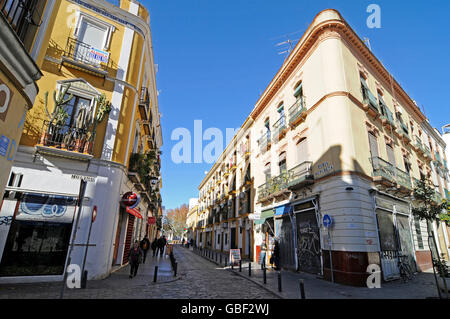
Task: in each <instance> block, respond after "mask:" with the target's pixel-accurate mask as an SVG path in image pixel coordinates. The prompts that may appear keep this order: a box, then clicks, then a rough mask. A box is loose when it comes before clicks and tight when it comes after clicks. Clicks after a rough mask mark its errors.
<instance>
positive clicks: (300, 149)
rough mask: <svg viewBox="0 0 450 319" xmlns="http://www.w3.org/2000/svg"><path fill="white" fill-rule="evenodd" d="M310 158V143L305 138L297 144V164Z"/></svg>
mask: <svg viewBox="0 0 450 319" xmlns="http://www.w3.org/2000/svg"><path fill="white" fill-rule="evenodd" d="M307 160H308V143H307V139H306V138H304V139H302V140H301V141H300V143H298V144H297V165H299V164H301V163H304V162H306V161H307Z"/></svg>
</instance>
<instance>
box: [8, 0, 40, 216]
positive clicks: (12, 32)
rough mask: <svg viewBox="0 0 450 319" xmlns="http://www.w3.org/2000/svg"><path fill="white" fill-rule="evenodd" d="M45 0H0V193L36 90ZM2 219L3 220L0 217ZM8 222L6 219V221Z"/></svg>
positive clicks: (38, 76) (36, 92)
mask: <svg viewBox="0 0 450 319" xmlns="http://www.w3.org/2000/svg"><path fill="white" fill-rule="evenodd" d="M46 2H47V1H28V2H27V3H26V4H24V5H22V4H20V1H12V0H8V1H6V0H3V1H0V168H1V169H0V193H1V194H3V191H4V187H5V185H6V184H7V183H8V178H9V172H10V169H11V166H12V163H13V161H14V158H15V155H16V152H17V148H18V146H19V141H20V137H21V135H22V129H23V126H24V121H25V116H26V113H27V111H28V110H29V109H31V108H32V107H33V103H34V100H35V98H36V96H37V94H38V92H39V88H38V85H37V81H38V80H39V79H40V78H41V76H42V73H41V71H40V70H39V67H38V65H37V64H36V58H37V55H36V50H37V49H36V47H37V46H38V44H36V45H35V43H36V42H37V41H36V37H37V33H38V31H39V30H45V28H46V26H45V23H44V24H43V23H41V22H42V20H43V10H45V7H46ZM2 222H5V223H6V220H5V219H3V220H2ZM8 222H9V221H8Z"/></svg>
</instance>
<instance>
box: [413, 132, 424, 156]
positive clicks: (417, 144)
mask: <svg viewBox="0 0 450 319" xmlns="http://www.w3.org/2000/svg"><path fill="white" fill-rule="evenodd" d="M414 138H415V140H416V141H415V143H414V144H413V147H414V149H415V150H416V153H418V154H419V155H421V156H424V154H425V148H424V147H423V144H422V141H421V140H420V137H419V136H417V135H414Z"/></svg>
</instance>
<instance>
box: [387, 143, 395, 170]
mask: <svg viewBox="0 0 450 319" xmlns="http://www.w3.org/2000/svg"><path fill="white" fill-rule="evenodd" d="M386 153H387V156H388V161H389V163H390V164H391V165H392V166H395V155H394V149H393V148H392V146H391V145H389V144H386Z"/></svg>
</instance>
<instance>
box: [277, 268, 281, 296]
mask: <svg viewBox="0 0 450 319" xmlns="http://www.w3.org/2000/svg"><path fill="white" fill-rule="evenodd" d="M278 291H279V292H281V272H278Z"/></svg>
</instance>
